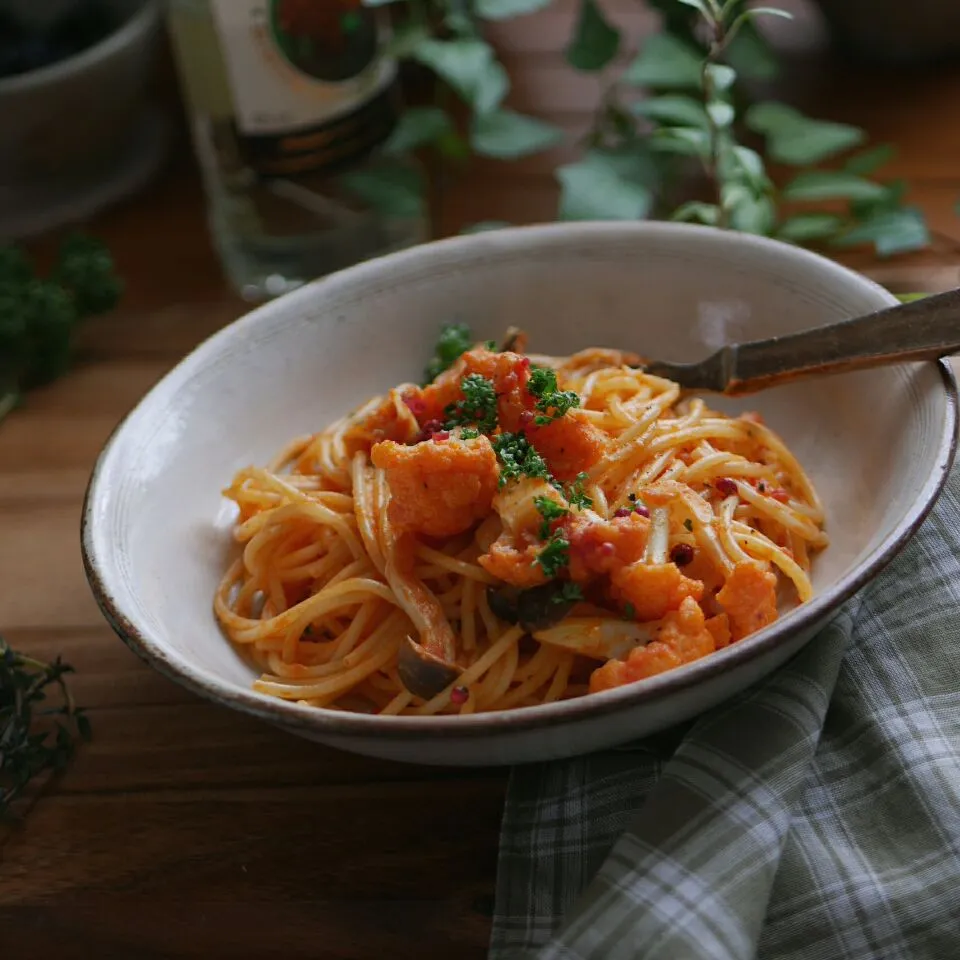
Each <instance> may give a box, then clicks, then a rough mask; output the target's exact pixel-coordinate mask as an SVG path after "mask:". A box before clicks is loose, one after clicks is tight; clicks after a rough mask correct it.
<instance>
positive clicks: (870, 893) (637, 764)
mask: <svg viewBox="0 0 960 960" xmlns="http://www.w3.org/2000/svg"><path fill="white" fill-rule="evenodd" d="M753 957H757V958H760V960H770V958H776V960H786V958H789V960H853V958H856V960H860V958H864V960H866V958H870V960H875V958H882V960H893V958H904V960H927V958H944V960H956V958H960V468H958V469H955V470H954V471H953V473H952V475H951V477H950V479H949V481H948V483H947V486H946V488H945V490H944V492H943V494H942V495H941V497H940V500H939V501H938V503H937V505H936V506H935V508H934V510H933V512H932V513H931V515H930V516H929V517H928V518H927V520H926V522H925V523H924V524H923V526H922V527H921V529H920V531H919V532H918V533H917V534H916V536H914V538H913V539H912V540H911V541H910V543H909V544H908V545H907V547H906V548H905V549H904V551H903V552H902V553H901V554H900V555H899V557H898V558H897V559H896V560H894V562H893V563H892V564H891V565H890V566H889V567H888V568H887V569H886V570H885V571H884V572H882V573H881V574H880V576H879V577H878V578H877V579H875V580H874V581H873V582H872V583H871V584H870V585H869V586H867V587H866V588H865V589H864V590H863V591H861V593H860V594H859V595H858V596H856V597H855V598H854V599H853V600H852V601H850V602H849V603H848V604H847V605H846V606H845V607H844V608H843V609H842V610H841V611H840V613H839V614H838V615H837V617H836V618H835V619H834V620H833V621H832V622H831V623H830V625H829V626H827V627H826V628H825V629H824V630H823V631H822V632H821V633H820V634H819V635H818V636H817V638H816V639H815V640H814V641H812V642H811V643H810V644H809V645H808V646H807V647H806V648H805V649H804V650H803V651H802V652H801V653H800V654H798V655H797V656H796V657H795V658H794V659H793V660H792V661H790V662H789V663H788V664H787V665H786V666H784V667H783V668H781V669H780V670H778V671H777V672H776V673H775V674H773V675H771V676H770V677H769V678H768V679H767V680H766V681H764V682H762V683H761V684H759V685H758V686H756V687H754V688H752V689H750V690H749V691H747V692H745V693H744V694H742V695H741V696H738V697H737V698H735V699H734V700H732V701H729V702H727V703H725V704H723V705H722V706H720V707H718V708H716V709H714V710H712V711H710V712H709V713H707V714H704V715H703V716H702V717H700V718H698V719H697V720H696V721H694V722H693V723H690V724H687V725H685V726H684V727H683V728H681V729H678V730H672V731H670V732H668V733H667V734H665V735H662V736H660V737H657V738H654V739H649V740H645V741H643V742H642V743H639V744H636V745H631V746H629V747H627V748H623V749H620V750H614V751H608V752H604V753H599V754H594V755H591V756H586V757H580V758H576V759H572V760H565V761H556V762H551V763H544V764H537V765H531V766H526V767H518V768H515V769H514V771H513V772H512V774H511V780H510V786H509V790H508V794H507V803H506V809H505V813H504V819H503V826H502V830H501V838H500V860H499V866H498V876H497V891H496V903H495V914H494V924H493V933H492V937H491V944H490V952H489V958H490V960H639V958H642V960H688V958H689V960H728V958H729V960H747V958H753Z"/></svg>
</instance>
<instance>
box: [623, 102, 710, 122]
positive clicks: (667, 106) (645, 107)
mask: <svg viewBox="0 0 960 960" xmlns="http://www.w3.org/2000/svg"><path fill="white" fill-rule="evenodd" d="M630 109H631V110H632V111H633V112H634V113H635V114H637V115H638V116H641V117H649V118H650V119H651V120H657V121H659V122H661V123H679V124H682V125H683V126H691V127H697V128H699V129H706V128H707V111H706V110H704V109H703V104H702V103H700V102H699V101H698V100H694V98H693V97H685V96H683V95H682V94H679V93H665V94H663V95H662V96H659V97H649V98H648V99H646V100H638V101H637V102H636V103H633V104H631V105H630Z"/></svg>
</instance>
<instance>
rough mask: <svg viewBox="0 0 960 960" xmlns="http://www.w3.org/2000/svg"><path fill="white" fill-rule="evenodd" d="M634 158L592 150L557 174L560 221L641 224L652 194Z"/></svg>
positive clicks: (624, 154)
mask: <svg viewBox="0 0 960 960" xmlns="http://www.w3.org/2000/svg"><path fill="white" fill-rule="evenodd" d="M648 175H649V171H648V170H647V169H646V168H645V166H644V163H643V161H642V159H641V158H640V157H638V156H637V155H635V154H633V155H631V153H629V152H626V151H623V152H613V151H600V150H593V151H591V152H590V153H588V154H587V155H586V156H585V157H584V158H583V159H582V160H580V161H578V162H577V163H571V164H567V165H566V166H564V167H560V168H559V169H558V170H557V179H558V180H559V181H560V187H561V192H560V219H561V220H640V219H642V218H643V217H645V216H646V215H647V213H648V211H649V210H650V205H651V202H652V199H653V194H652V191H651V189H650V186H649V184H648V183H647V182H645V181H646V180H647V177H648Z"/></svg>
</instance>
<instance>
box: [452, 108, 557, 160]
mask: <svg viewBox="0 0 960 960" xmlns="http://www.w3.org/2000/svg"><path fill="white" fill-rule="evenodd" d="M562 138H563V134H562V132H561V131H560V130H558V129H557V128H556V127H554V126H551V125H550V124H549V123H544V122H543V121H542V120H537V119H535V118H534V117H525V116H524V115H523V114H521V113H514V111H513V110H495V111H493V112H492V113H484V114H481V115H480V116H478V117H476V118H475V120H474V122H473V128H472V130H471V134H470V142H471V144H472V145H473V149H474V150H475V151H476V152H477V153H479V154H481V155H483V156H485V157H497V158H498V159H501V160H507V159H512V158H514V157H525V156H527V155H528V154H531V153H537V152H539V151H540V150H546V149H547V148H548V147H552V146H554V145H556V144H557V143H559V142H560V140H561V139H562Z"/></svg>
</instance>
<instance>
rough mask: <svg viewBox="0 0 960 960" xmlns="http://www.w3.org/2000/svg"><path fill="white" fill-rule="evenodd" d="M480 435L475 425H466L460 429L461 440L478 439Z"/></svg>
mask: <svg viewBox="0 0 960 960" xmlns="http://www.w3.org/2000/svg"><path fill="white" fill-rule="evenodd" d="M479 436H480V431H479V430H476V429H475V428H473V427H464V428H463V429H462V430H461V431H460V439H461V440H476V439H477V437H479Z"/></svg>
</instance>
